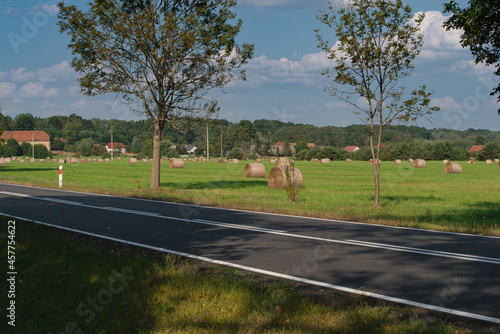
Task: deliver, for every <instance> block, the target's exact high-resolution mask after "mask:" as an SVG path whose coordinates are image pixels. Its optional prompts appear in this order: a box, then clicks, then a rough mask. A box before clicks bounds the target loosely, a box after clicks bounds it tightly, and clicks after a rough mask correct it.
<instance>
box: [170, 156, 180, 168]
mask: <svg viewBox="0 0 500 334" xmlns="http://www.w3.org/2000/svg"><path fill="white" fill-rule="evenodd" d="M168 165H169V166H170V168H184V159H180V158H172V159H168Z"/></svg>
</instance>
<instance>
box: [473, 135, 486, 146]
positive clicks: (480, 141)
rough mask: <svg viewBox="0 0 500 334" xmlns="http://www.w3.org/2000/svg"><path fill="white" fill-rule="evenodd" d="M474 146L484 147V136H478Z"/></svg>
mask: <svg viewBox="0 0 500 334" xmlns="http://www.w3.org/2000/svg"><path fill="white" fill-rule="evenodd" d="M474 145H484V137H483V136H482V135H477V136H476V140H475V141H474Z"/></svg>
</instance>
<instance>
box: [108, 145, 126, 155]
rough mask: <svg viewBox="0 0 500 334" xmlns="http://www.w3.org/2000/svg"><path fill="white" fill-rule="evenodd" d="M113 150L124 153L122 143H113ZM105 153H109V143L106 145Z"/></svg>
mask: <svg viewBox="0 0 500 334" xmlns="http://www.w3.org/2000/svg"><path fill="white" fill-rule="evenodd" d="M112 147H113V150H114V151H120V152H121V153H125V145H123V144H122V143H115V142H114V143H113V146H112ZM106 151H107V152H108V153H110V152H111V143H107V144H106Z"/></svg>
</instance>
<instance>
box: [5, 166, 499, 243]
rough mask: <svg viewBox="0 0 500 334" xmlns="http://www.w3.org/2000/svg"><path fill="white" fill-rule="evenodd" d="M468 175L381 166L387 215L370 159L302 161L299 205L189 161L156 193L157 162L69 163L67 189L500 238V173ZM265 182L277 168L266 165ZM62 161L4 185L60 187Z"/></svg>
mask: <svg viewBox="0 0 500 334" xmlns="http://www.w3.org/2000/svg"><path fill="white" fill-rule="evenodd" d="M460 164H461V165H462V169H463V171H462V173H461V174H445V172H444V164H443V163H442V162H437V161H428V162H427V167H426V168H413V166H412V164H410V163H408V162H403V164H401V165H394V164H393V163H392V162H382V167H381V175H380V179H381V205H382V206H383V208H382V209H381V210H374V209H373V196H374V181H373V170H372V166H371V165H370V164H369V163H368V162H365V161H353V162H350V163H346V162H344V161H334V162H331V163H330V164H318V163H315V162H309V161H298V162H296V165H295V167H296V168H299V169H300V170H301V172H302V174H303V178H304V183H303V187H302V190H301V193H300V195H299V200H298V201H297V202H294V203H291V202H289V201H288V198H287V194H286V191H285V190H270V189H269V188H268V185H267V178H261V179H247V178H245V177H244V168H245V165H246V162H244V161H240V163H238V164H221V163H217V162H216V161H212V162H210V163H206V162H205V163H204V162H200V161H198V162H186V163H185V164H184V168H182V169H171V168H169V165H168V163H167V162H165V163H163V164H162V167H161V186H162V188H161V189H160V190H157V191H151V190H150V189H149V183H150V179H151V162H147V163H141V162H139V163H138V164H137V165H129V164H128V159H125V158H124V159H123V160H121V161H118V160H115V161H111V162H106V163H96V162H92V163H87V164H76V165H69V164H65V165H64V167H63V168H64V172H63V178H64V185H63V189H68V190H76V191H88V192H96V193H105V194H113V195H120V196H133V197H139V198H148V199H157V200H163V201H173V202H183V203H192V204H199V205H209V206H218V207H226V208H235V209H243V210H253V211H266V212H275V213H285V214H291V215H302V216H310V217H319V218H334V219H342V220H351V221H359V222H369V223H377V224H391V225H398V226H408V227H418V228H426V229H435V230H444V231H457V232H467V233H477V234H488V235H500V169H499V168H498V167H497V165H496V164H493V165H486V164H485V163H484V162H477V163H476V164H474V165H468V164H467V163H466V162H460ZM264 165H265V167H266V177H267V175H268V174H269V171H270V170H271V168H272V167H273V165H272V164H270V163H268V162H267V161H266V162H264ZM58 168H59V164H58V163H55V162H43V163H39V162H37V163H27V162H25V163H22V164H21V163H19V162H17V161H13V162H12V163H11V164H6V165H2V166H0V182H7V183H17V184H28V185H34V186H40V187H48V188H57V187H58Z"/></svg>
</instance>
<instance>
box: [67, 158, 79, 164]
mask: <svg viewBox="0 0 500 334" xmlns="http://www.w3.org/2000/svg"><path fill="white" fill-rule="evenodd" d="M69 163H70V164H72V165H75V164H77V163H78V158H70V159H69Z"/></svg>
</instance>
